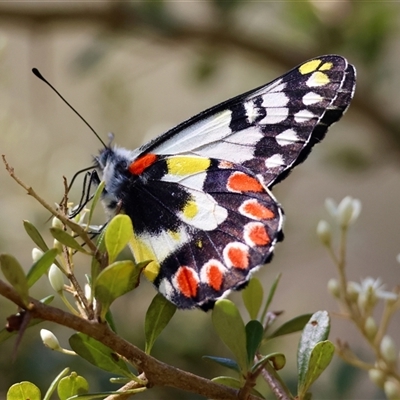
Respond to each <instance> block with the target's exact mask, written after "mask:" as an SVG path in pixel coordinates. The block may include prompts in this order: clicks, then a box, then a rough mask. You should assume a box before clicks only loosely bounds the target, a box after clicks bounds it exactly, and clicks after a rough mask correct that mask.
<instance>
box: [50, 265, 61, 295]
mask: <svg viewBox="0 0 400 400" xmlns="http://www.w3.org/2000/svg"><path fill="white" fill-rule="evenodd" d="M48 277H49V281H50V285H51V287H52V288H53V289H54V290H55V291H56V292H57V293H58V292H62V290H63V289H64V274H63V273H62V272H61V271H60V269H59V268H58V267H57V265H55V264H51V266H50V268H49V275H48Z"/></svg>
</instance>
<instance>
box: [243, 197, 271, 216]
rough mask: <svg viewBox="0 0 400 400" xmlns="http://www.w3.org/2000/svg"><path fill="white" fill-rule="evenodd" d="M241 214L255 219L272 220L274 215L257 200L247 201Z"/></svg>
mask: <svg viewBox="0 0 400 400" xmlns="http://www.w3.org/2000/svg"><path fill="white" fill-rule="evenodd" d="M242 209H243V212H244V213H246V214H248V215H251V216H252V217H253V218H257V219H272V218H274V217H275V214H274V213H273V212H272V211H271V210H270V209H269V208H267V207H265V206H263V205H262V204H260V203H259V202H258V201H257V200H249V201H247V202H245V203H244V204H243V206H242Z"/></svg>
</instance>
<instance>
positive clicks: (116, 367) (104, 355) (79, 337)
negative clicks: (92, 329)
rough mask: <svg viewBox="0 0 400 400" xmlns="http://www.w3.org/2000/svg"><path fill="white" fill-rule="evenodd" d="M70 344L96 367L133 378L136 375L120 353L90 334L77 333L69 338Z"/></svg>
mask: <svg viewBox="0 0 400 400" xmlns="http://www.w3.org/2000/svg"><path fill="white" fill-rule="evenodd" d="M69 344H70V346H71V348H72V350H74V351H75V353H77V354H78V355H80V356H81V357H82V358H84V359H85V360H86V361H88V362H90V363H91V364H93V365H95V366H96V367H98V368H101V369H103V370H105V371H108V372H112V373H114V374H117V375H122V376H126V377H128V378H130V379H133V377H134V375H133V374H132V372H130V371H129V369H128V367H127V365H126V364H125V362H124V361H123V360H122V359H121V358H120V357H119V355H118V354H116V353H115V352H114V351H113V350H111V349H110V348H109V347H107V346H105V345H104V344H102V343H100V342H99V341H97V340H95V339H93V338H91V337H90V336H88V335H84V334H83V333H75V334H74V335H72V336H71V337H70V338H69ZM134 378H136V377H134Z"/></svg>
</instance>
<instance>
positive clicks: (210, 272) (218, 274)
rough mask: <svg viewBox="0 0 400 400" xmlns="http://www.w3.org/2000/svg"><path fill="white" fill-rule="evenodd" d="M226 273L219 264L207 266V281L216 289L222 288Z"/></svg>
mask: <svg viewBox="0 0 400 400" xmlns="http://www.w3.org/2000/svg"><path fill="white" fill-rule="evenodd" d="M223 280H224V274H223V273H222V271H221V270H220V268H219V267H218V266H217V265H213V264H210V265H209V266H208V268H207V281H208V284H209V285H210V286H211V287H212V288H213V289H214V290H220V289H221V286H222V282H223Z"/></svg>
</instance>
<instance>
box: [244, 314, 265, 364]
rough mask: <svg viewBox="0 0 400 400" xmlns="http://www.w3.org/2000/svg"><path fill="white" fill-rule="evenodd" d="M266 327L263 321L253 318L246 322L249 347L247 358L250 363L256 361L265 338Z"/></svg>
mask: <svg viewBox="0 0 400 400" xmlns="http://www.w3.org/2000/svg"><path fill="white" fill-rule="evenodd" d="M263 334H264V328H263V326H262V325H261V322H259V321H257V320H255V319H253V320H251V321H249V322H248V323H247V324H246V345H247V346H246V347H247V360H248V362H249V364H252V363H253V362H254V356H255V354H256V352H257V350H258V348H259V347H260V343H261V340H262V338H263Z"/></svg>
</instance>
